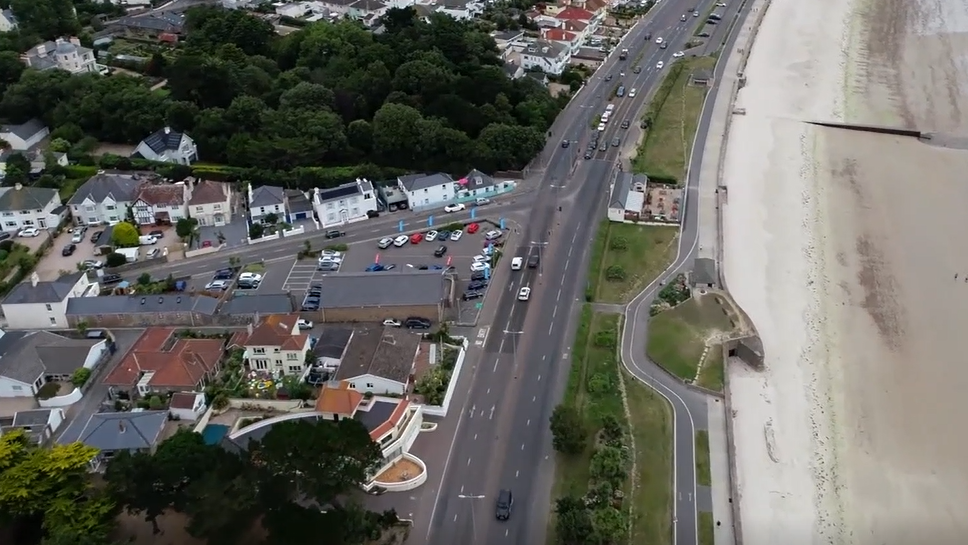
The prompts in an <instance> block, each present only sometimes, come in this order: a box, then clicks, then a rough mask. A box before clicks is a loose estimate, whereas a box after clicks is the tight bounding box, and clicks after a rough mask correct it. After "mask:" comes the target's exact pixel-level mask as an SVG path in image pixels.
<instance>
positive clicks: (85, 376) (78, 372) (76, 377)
mask: <svg viewBox="0 0 968 545" xmlns="http://www.w3.org/2000/svg"><path fill="white" fill-rule="evenodd" d="M90 378H91V370H90V369H88V368H86V367H80V368H78V369H75V370H74V372H73V373H71V384H73V385H74V386H77V387H78V388H80V387H81V386H84V385H85V384H86V383H87V381H88V380H89V379H90Z"/></svg>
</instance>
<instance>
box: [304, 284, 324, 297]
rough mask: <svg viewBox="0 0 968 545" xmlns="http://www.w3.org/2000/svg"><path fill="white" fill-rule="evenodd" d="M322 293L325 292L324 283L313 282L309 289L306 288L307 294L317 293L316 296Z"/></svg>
mask: <svg viewBox="0 0 968 545" xmlns="http://www.w3.org/2000/svg"><path fill="white" fill-rule="evenodd" d="M322 293H323V285H322V284H311V285H310V286H309V289H308V290H306V295H315V296H317V297H318V296H320V295H322Z"/></svg>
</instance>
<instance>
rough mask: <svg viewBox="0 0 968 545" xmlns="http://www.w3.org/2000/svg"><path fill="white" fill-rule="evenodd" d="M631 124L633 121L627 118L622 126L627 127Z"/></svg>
mask: <svg viewBox="0 0 968 545" xmlns="http://www.w3.org/2000/svg"><path fill="white" fill-rule="evenodd" d="M631 124H632V123H631V122H630V121H629V120H628V119H626V120H625V121H623V122H622V128H623V129H627V128H629V126H630V125H631Z"/></svg>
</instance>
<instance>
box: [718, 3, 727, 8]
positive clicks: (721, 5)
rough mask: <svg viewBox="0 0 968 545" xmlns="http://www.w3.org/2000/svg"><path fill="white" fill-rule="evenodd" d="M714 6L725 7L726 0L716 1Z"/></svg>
mask: <svg viewBox="0 0 968 545" xmlns="http://www.w3.org/2000/svg"><path fill="white" fill-rule="evenodd" d="M716 7H717V8H725V7H726V2H716Z"/></svg>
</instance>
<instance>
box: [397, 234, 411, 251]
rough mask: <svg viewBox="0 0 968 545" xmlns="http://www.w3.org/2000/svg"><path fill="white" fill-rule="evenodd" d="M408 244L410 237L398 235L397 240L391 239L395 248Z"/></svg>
mask: <svg viewBox="0 0 968 545" xmlns="http://www.w3.org/2000/svg"><path fill="white" fill-rule="evenodd" d="M408 242H410V237H408V236H407V235H400V236H398V237H397V238H395V239H393V245H394V246H396V247H397V248H400V247H402V246H405V245H406V244H407V243H408Z"/></svg>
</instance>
